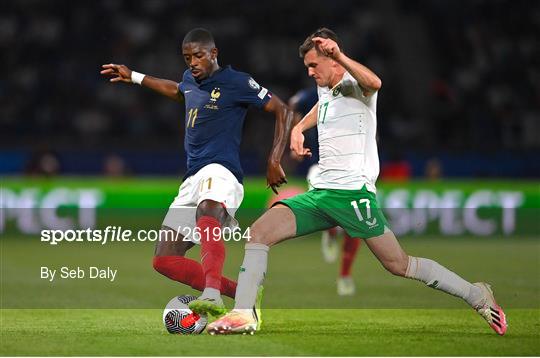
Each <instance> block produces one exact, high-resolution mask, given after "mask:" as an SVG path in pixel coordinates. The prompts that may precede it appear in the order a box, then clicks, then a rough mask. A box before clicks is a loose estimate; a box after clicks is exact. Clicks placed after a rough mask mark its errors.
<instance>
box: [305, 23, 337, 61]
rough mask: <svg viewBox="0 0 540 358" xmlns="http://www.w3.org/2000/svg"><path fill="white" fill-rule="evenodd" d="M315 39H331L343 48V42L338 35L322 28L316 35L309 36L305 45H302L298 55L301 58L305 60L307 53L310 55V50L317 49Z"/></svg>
mask: <svg viewBox="0 0 540 358" xmlns="http://www.w3.org/2000/svg"><path fill="white" fill-rule="evenodd" d="M314 37H322V38H323V39H331V40H334V41H335V42H336V43H337V44H338V46H339V47H340V48H341V41H339V38H338V36H337V35H336V33H335V32H334V31H332V30H330V29H329V28H326V27H321V28H319V29H317V30H316V31H315V32H314V33H312V34H311V35H309V36H308V37H307V38H306V39H305V40H304V43H303V44H301V45H300V47H299V48H298V54H299V55H300V57H301V58H304V56H306V53H308V51H309V50H311V49H312V48H314V47H315V43H314V42H313V38H314Z"/></svg>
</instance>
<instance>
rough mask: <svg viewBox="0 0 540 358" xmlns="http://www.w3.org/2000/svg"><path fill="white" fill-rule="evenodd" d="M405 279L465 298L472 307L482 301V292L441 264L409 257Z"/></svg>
mask: <svg viewBox="0 0 540 358" xmlns="http://www.w3.org/2000/svg"><path fill="white" fill-rule="evenodd" d="M405 277H408V278H412V279H415V280H418V281H422V282H423V283H425V284H426V285H428V286H429V287H432V288H435V289H437V290H441V291H444V292H446V293H449V294H451V295H453V296H457V297H461V298H463V299H464V300H465V301H466V302H467V303H468V304H469V305H471V306H472V307H475V306H477V305H478V304H479V303H480V302H481V301H482V298H483V297H482V291H481V290H480V288H478V287H476V286H474V285H473V284H471V283H470V282H467V281H465V280H464V279H462V278H461V277H459V276H458V275H456V274H455V273H454V272H452V271H450V270H448V269H447V268H446V267H444V266H441V265H440V264H439V263H437V262H435V261H433V260H430V259H424V258H422V257H413V256H409V265H408V266H407V272H406V273H405Z"/></svg>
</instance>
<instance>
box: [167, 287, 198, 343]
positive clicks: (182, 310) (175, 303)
mask: <svg viewBox="0 0 540 358" xmlns="http://www.w3.org/2000/svg"><path fill="white" fill-rule="evenodd" d="M196 299H197V297H194V296H190V295H184V296H177V297H174V298H173V299H172V300H170V301H169V303H167V307H165V310H164V311H163V324H164V325H165V328H166V329H167V331H169V333H173V334H199V333H201V332H202V331H204V329H205V328H206V324H207V323H208V318H207V317H206V316H199V315H198V314H196V313H193V312H192V311H191V310H190V309H189V307H188V304H189V303H190V302H191V301H193V300H196Z"/></svg>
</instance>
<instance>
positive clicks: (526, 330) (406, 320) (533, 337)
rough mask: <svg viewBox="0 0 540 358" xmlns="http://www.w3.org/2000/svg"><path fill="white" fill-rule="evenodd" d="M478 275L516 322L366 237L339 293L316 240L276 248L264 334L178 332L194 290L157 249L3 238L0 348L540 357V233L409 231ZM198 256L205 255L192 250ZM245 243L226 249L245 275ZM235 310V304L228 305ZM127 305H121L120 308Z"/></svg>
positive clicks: (231, 266)
mask: <svg viewBox="0 0 540 358" xmlns="http://www.w3.org/2000/svg"><path fill="white" fill-rule="evenodd" d="M401 241H402V245H403V246H404V247H405V249H406V250H407V251H408V252H409V253H411V254H413V255H418V256H424V257H429V258H433V259H436V260H437V261H439V262H440V263H442V264H443V265H447V266H448V267H450V268H452V269H453V270H455V271H456V272H458V273H459V274H461V275H462V276H463V277H465V278H467V279H469V280H471V281H479V280H484V281H486V282H490V283H492V284H493V287H494V289H495V294H496V297H497V299H498V301H499V303H500V304H501V305H502V306H503V308H505V310H506V312H507V315H508V321H509V329H508V333H507V335H506V336H504V337H499V336H497V335H496V334H495V333H494V332H493V331H492V330H491V329H490V328H489V327H488V326H487V324H486V323H485V322H484V321H483V320H482V319H481V318H480V316H478V315H477V314H476V313H475V312H474V311H472V310H471V309H469V308H467V306H466V305H465V304H464V303H463V302H462V301H461V300H459V299H456V298H454V297H451V296H448V295H445V294H443V293H441V292H439V291H436V290H433V289H430V288H426V287H424V285H422V284H421V283H419V282H416V281H412V280H405V279H402V278H398V277H394V276H392V275H390V274H388V273H387V272H386V271H385V270H384V269H383V268H382V267H381V266H380V264H379V263H378V262H377V261H376V259H375V258H374V257H373V255H372V254H371V253H370V252H369V250H368V249H367V248H366V247H365V246H364V245H363V246H362V248H361V251H360V254H359V257H358V260H357V262H356V264H355V267H354V276H355V281H356V283H357V291H358V292H357V294H356V295H355V296H354V297H338V296H337V295H336V293H335V292H336V287H335V279H336V275H337V272H338V263H335V264H326V263H324V262H323V261H322V258H321V255H320V251H319V245H320V240H319V239H318V237H317V236H312V237H310V238H305V239H300V240H297V241H291V242H287V243H284V244H282V245H278V246H276V247H275V248H273V249H272V250H271V253H270V256H269V270H268V276H267V279H266V281H265V297H264V306H265V307H266V309H265V311H264V324H263V330H262V331H261V332H258V333H257V334H256V335H254V336H218V337H214V336H209V335H207V334H202V335H198V336H176V335H170V334H168V333H167V332H166V331H165V329H164V328H163V325H162V322H161V316H162V308H163V307H164V306H165V304H166V302H168V301H169V299H170V298H171V297H173V296H175V295H181V294H193V293H195V292H193V291H192V290H191V289H189V288H187V287H185V286H182V285H179V284H177V283H175V282H172V281H170V280H168V279H166V278H164V277H162V276H160V275H159V274H157V273H155V272H154V271H153V270H152V267H151V264H150V263H151V257H152V253H153V249H152V246H151V245H146V244H137V245H132V246H129V245H128V246H125V245H124V246H123V245H116V246H115V245H110V246H108V245H105V246H96V245H84V247H83V246H78V245H64V246H60V245H59V246H56V247H49V246H46V245H44V244H43V243H39V242H36V243H33V241H28V240H26V241H25V240H24V239H22V238H17V237H14V238H7V239H6V238H2V240H1V249H2V263H1V266H2V267H1V268H2V310H1V311H0V316H1V317H0V318H1V321H0V326H1V327H0V333H1V344H0V354H1V355H10V356H19V355H45V356H49V355H55V356H58V355H73V356H104V355H105V356H120V355H135V356H138V355H140V356H143V355H153V356H162V355H176V356H199V355H200V356H213V355H219V356H221V355H226V356H229V355H234V356H257V355H263V356H271V355H291V356H306V355H310V356H313V355H315V356H330V355H331V356H351V355H352V356H362V355H370V356H378V355H399V356H413V355H414V356H418V355H420V356H423V355H443V356H456V355H457V356H461V355H466V356H478V355H493V356H499V355H501V356H502V355H513V356H529V355H540V280H539V278H540V241H538V239H536V238H508V237H506V238H503V237H500V238H490V239H477V238H445V239H442V238H438V237H432V238H426V239H412V238H403V239H402V240H401ZM190 256H191V257H194V258H196V257H198V252H197V251H193V252H191V253H190ZM242 257H243V249H242V245H229V249H228V257H227V265H226V268H225V273H226V275H228V276H230V277H236V276H237V271H238V266H239V264H240V262H241V260H242ZM44 264H46V265H56V266H60V265H68V266H73V265H81V266H84V265H90V264H94V265H99V266H103V265H111V266H115V267H117V268H118V270H119V273H118V279H117V281H115V282H114V283H111V282H101V281H100V282H98V281H96V280H64V281H57V282H53V283H49V282H47V281H46V280H42V279H40V278H39V267H40V265H44ZM226 303H227V304H228V306H229V307H230V306H231V305H232V301H231V300H227V302H226ZM120 308H122V309H120Z"/></svg>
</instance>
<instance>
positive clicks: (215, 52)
mask: <svg viewBox="0 0 540 358" xmlns="http://www.w3.org/2000/svg"><path fill="white" fill-rule="evenodd" d="M217 56H218V49H217V47H213V48H212V49H211V50H210V57H211V58H212V60H213V61H215V60H217Z"/></svg>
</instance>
